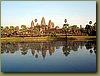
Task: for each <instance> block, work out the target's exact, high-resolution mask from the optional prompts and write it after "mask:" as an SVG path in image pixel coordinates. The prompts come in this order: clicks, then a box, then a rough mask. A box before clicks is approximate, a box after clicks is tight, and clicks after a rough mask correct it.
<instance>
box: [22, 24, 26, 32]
mask: <svg viewBox="0 0 100 76" xmlns="http://www.w3.org/2000/svg"><path fill="white" fill-rule="evenodd" d="M21 28H22V32H23V33H26V31H27V28H26V25H21Z"/></svg>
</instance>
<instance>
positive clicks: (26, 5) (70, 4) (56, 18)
mask: <svg viewBox="0 0 100 76" xmlns="http://www.w3.org/2000/svg"><path fill="white" fill-rule="evenodd" d="M42 17H44V18H45V21H46V24H48V21H49V20H50V19H51V21H52V22H54V24H55V26H59V27H60V28H61V27H62V26H63V24H64V19H67V22H68V24H69V25H70V26H72V25H77V26H80V25H82V26H83V27H85V25H86V24H88V22H89V21H92V22H93V23H94V22H95V21H96V1H2V2H1V25H2V26H12V25H13V26H21V25H26V26H27V27H30V26H31V21H32V20H34V19H37V20H38V23H39V24H41V19H42Z"/></svg>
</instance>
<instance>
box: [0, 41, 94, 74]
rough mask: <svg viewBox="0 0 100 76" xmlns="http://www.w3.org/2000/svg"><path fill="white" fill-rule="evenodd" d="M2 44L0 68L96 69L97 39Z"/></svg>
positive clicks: (78, 70)
mask: <svg viewBox="0 0 100 76" xmlns="http://www.w3.org/2000/svg"><path fill="white" fill-rule="evenodd" d="M1 45H2V46H1V56H2V61H1V71H2V72H96V41H73V40H68V41H55V42H48V43H2V44H1Z"/></svg>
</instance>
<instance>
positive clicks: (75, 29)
mask: <svg viewBox="0 0 100 76" xmlns="http://www.w3.org/2000/svg"><path fill="white" fill-rule="evenodd" d="M77 29H78V27H77V25H73V26H72V30H73V32H74V33H75V32H76V31H77Z"/></svg>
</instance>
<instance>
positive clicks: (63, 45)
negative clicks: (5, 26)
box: [1, 40, 96, 59]
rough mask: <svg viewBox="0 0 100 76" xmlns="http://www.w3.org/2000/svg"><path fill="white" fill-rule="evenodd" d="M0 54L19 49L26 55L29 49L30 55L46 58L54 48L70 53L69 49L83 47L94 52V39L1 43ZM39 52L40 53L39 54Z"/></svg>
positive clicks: (73, 49)
mask: <svg viewBox="0 0 100 76" xmlns="http://www.w3.org/2000/svg"><path fill="white" fill-rule="evenodd" d="M1 45H2V46H1V54H3V53H11V54H14V53H15V52H16V51H20V53H21V54H22V55H26V54H27V53H28V52H29V51H30V52H31V54H32V56H34V57H35V58H38V57H39V55H40V54H41V56H42V57H43V59H45V58H46V54H47V52H48V53H49V55H50V56H52V55H53V53H55V52H56V49H61V50H60V51H62V53H63V55H65V56H68V55H70V53H71V51H73V52H76V51H78V49H82V48H83V47H85V48H86V49H87V50H89V51H87V52H89V53H95V54H96V41H74V40H68V41H67V42H66V41H64V40H63V41H54V42H45V43H2V44H1ZM39 53H40V54H39Z"/></svg>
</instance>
